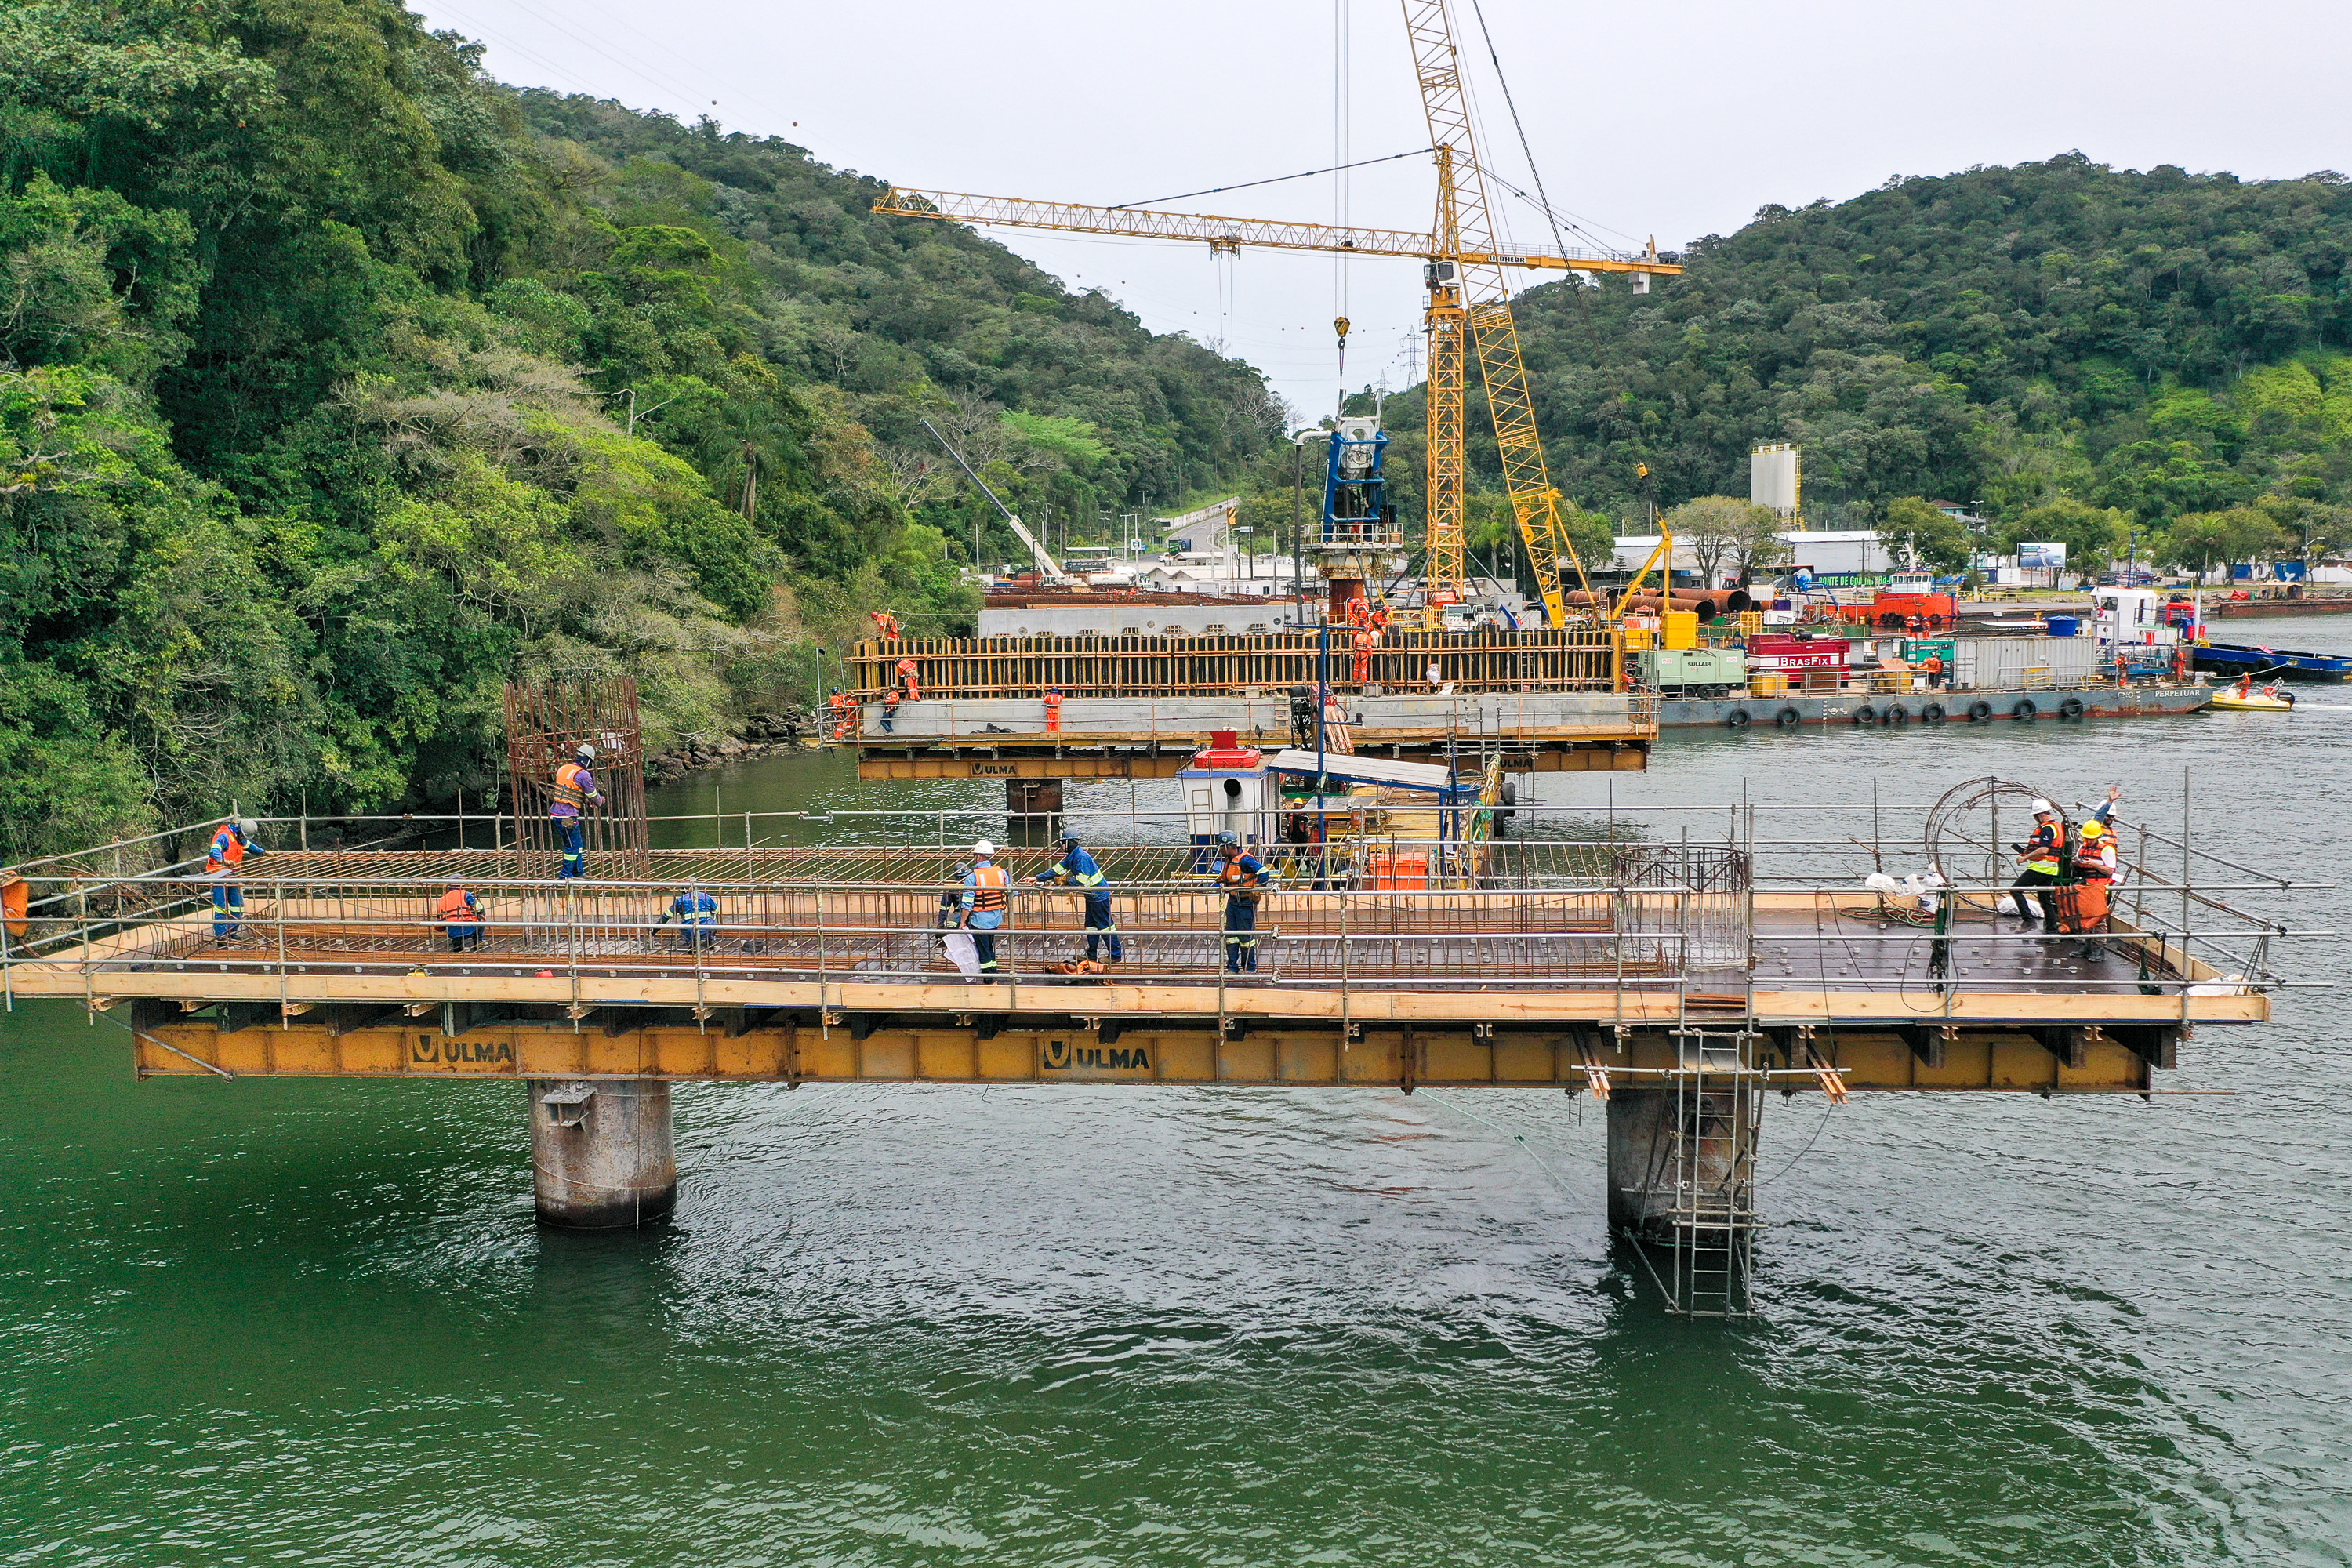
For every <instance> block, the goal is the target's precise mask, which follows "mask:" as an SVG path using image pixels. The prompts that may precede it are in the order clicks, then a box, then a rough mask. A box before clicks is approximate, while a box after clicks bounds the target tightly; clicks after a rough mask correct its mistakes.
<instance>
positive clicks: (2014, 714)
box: [2009, 697, 2042, 724]
mask: <svg viewBox="0 0 2352 1568" xmlns="http://www.w3.org/2000/svg"><path fill="white" fill-rule="evenodd" d="M2009 716H2010V717H2011V718H2012V719H2014V720H2016V721H2018V722H2019V723H2021V724H2031V723H2032V722H2033V721H2035V720H2036V719H2039V718H2041V717H2042V705H2041V704H2040V703H2038V702H2036V701H2034V700H2033V699H2032V698H2031V697H2021V698H2019V699H2018V700H2017V706H2016V707H2014V708H2012V709H2011V710H2009Z"/></svg>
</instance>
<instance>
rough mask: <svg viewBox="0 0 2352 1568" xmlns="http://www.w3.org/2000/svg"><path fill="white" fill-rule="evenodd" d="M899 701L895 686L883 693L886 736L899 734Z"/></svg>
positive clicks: (884, 731) (883, 717)
mask: <svg viewBox="0 0 2352 1568" xmlns="http://www.w3.org/2000/svg"><path fill="white" fill-rule="evenodd" d="M899 700H900V699H899V696H898V688H897V687H895V686H894V687H892V688H890V689H888V690H887V691H885V692H884V693H882V732H883V733H884V734H886V735H890V734H895V733H897V732H898V731H897V728H896V727H897V725H898V703H899Z"/></svg>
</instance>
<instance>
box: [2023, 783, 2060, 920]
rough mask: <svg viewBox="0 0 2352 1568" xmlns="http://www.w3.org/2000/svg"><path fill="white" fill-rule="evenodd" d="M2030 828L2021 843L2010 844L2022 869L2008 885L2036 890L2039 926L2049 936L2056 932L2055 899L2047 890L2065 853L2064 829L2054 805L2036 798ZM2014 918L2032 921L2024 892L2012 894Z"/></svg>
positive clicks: (2052, 885)
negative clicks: (2040, 918)
mask: <svg viewBox="0 0 2352 1568" xmlns="http://www.w3.org/2000/svg"><path fill="white" fill-rule="evenodd" d="M2032 812H2033V831H2032V832H2031V833H2029V834H2027V835H2026V836H2025V842H2024V843H2022V844H2013V845H2011V846H2010V847H2011V849H2013V850H2015V851H2016V853H2017V863H2018V865H2019V866H2020V867H2021V868H2022V869H2021V870H2020V871H2019V872H2018V874H2017V880H2016V881H2014V882H2011V884H2010V886H2011V887H2012V888H2017V889H2026V888H2033V889H2039V891H2037V892H2036V893H2035V894H2034V900H2035V901H2036V902H2038V903H2039V904H2041V906H2042V931H2044V932H2046V933H2048V934H2049V935H2052V936H2055V935H2057V934H2058V898H2057V895H2056V894H2054V893H2053V892H2051V891H2050V889H2053V888H2054V887H2056V886H2057V885H2058V867H2059V863H2060V861H2061V860H2062V859H2063V858H2064V856H2065V853H2066V828H2065V826H2064V824H2063V822H2061V821H2060V819H2059V816H2058V808H2057V807H2056V806H2053V805H2051V804H2050V803H2049V802H2048V801H2046V800H2037V801H2035V802H2034V803H2033V805H2032ZM2016 899H2017V914H2018V918H2019V919H2021V920H2022V921H2026V922H2027V923H2028V924H2032V921H2033V914H2032V910H2030V909H2029V908H2028V907H2027V905H2026V902H2025V894H2024V893H2023V892H2022V891H2021V892H2019V893H2018V894H2017V895H2016Z"/></svg>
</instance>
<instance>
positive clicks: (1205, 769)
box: [1176, 730, 1275, 876]
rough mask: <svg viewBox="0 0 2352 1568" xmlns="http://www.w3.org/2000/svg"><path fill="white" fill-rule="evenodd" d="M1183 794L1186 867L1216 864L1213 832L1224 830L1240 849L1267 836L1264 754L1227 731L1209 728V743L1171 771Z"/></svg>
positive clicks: (1202, 869) (1268, 791)
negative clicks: (1189, 845) (1188, 845)
mask: <svg viewBox="0 0 2352 1568" xmlns="http://www.w3.org/2000/svg"><path fill="white" fill-rule="evenodd" d="M1176 778H1177V784H1178V787H1179V788H1180V789H1181V790H1182V791H1183V794H1184V828H1185V835H1186V837H1188V838H1189V839H1190V841H1191V843H1192V869H1193V871H1194V872H1195V873H1196V874H1198V875H1202V876H1205V875H1207V874H1209V873H1210V872H1212V871H1214V870H1215V869H1216V861H1217V835H1218V834H1220V833H1230V834H1232V835H1233V836H1234V839H1235V841H1236V842H1238V843H1239V844H1240V845H1241V846H1242V847H1244V848H1247V847H1250V846H1252V845H1255V844H1265V843H1267V842H1269V841H1270V835H1271V834H1272V831H1273V824H1274V805H1275V800H1274V784H1273V781H1272V780H1271V778H1270V777H1269V776H1268V774H1267V772H1266V764H1265V756H1264V754H1263V753H1261V752H1259V751H1258V749H1257V748H1256V747H1255V746H1244V745H1243V744H1241V742H1240V734H1239V732H1238V731H1233V730H1213V731H1210V732H1209V744H1208V745H1207V746H1206V747H1205V748H1203V749H1202V750H1201V751H1199V752H1195V753H1193V756H1192V762H1191V763H1187V764H1186V765H1185V767H1184V769H1183V770H1182V771H1181V773H1178V774H1177V775H1176Z"/></svg>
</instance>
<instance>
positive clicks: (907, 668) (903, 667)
mask: <svg viewBox="0 0 2352 1568" xmlns="http://www.w3.org/2000/svg"><path fill="white" fill-rule="evenodd" d="M919 668H920V666H919V665H917V664H916V663H915V660H914V658H913V656H911V655H909V656H908V658H902V659H900V660H899V661H898V680H899V683H900V684H901V685H903V686H905V687H906V689H907V700H908V701H909V702H920V701H921V700H923V688H922V683H921V682H920V681H919V680H917V679H915V674H916V671H917V670H918V669H919Z"/></svg>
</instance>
